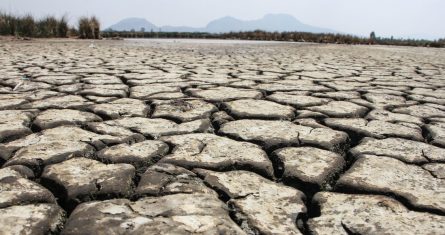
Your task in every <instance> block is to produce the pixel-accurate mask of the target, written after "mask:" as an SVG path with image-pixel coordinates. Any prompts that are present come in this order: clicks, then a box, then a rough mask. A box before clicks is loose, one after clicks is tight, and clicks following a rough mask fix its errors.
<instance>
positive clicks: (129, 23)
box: [105, 18, 159, 32]
mask: <svg viewBox="0 0 445 235" xmlns="http://www.w3.org/2000/svg"><path fill="white" fill-rule="evenodd" d="M142 28H144V30H145V31H147V32H148V31H151V30H153V31H157V30H158V29H159V28H158V27H157V26H156V25H154V24H152V23H150V22H149V21H148V20H146V19H144V18H126V19H123V20H121V21H119V22H117V23H116V24H114V25H111V26H110V27H108V28H107V29H105V30H114V31H131V30H135V31H141V29H142Z"/></svg>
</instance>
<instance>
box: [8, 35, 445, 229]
mask: <svg viewBox="0 0 445 235" xmlns="http://www.w3.org/2000/svg"><path fill="white" fill-rule="evenodd" d="M90 43H91V42H89V41H69V40H65V41H63V40H54V41H46V40H36V41H31V42H2V43H0V48H1V49H0V61H1V67H0V166H1V169H0V224H1V226H0V234H51V233H55V234H58V233H60V234H107V235H109V234H445V51H444V50H443V49H428V48H405V47H378V46H374V47H368V46H340V45H314V44H285V43H270V44H269V43H242V44H237V43H224V44H202V43H201V44H200V43H193V42H191V41H186V42H181V43H168V42H162V41H157V42H152V41H100V42H95V47H94V48H91V47H89V45H90ZM23 78H26V79H23Z"/></svg>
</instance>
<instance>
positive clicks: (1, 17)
mask: <svg viewBox="0 0 445 235" xmlns="http://www.w3.org/2000/svg"><path fill="white" fill-rule="evenodd" d="M0 35H3V36H16V37H32V38H56V37H57V38H66V37H79V38H89V39H99V38H100V23H99V20H98V19H97V18H96V17H94V16H92V17H80V18H79V20H78V24H77V27H73V26H70V25H69V24H68V19H67V16H66V15H64V16H61V17H55V16H46V17H43V18H40V19H36V18H34V17H33V16H32V15H30V14H27V15H24V16H15V15H12V14H8V13H4V12H0Z"/></svg>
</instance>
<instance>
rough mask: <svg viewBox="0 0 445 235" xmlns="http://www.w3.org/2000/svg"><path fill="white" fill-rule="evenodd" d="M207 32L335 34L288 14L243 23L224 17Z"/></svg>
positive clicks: (211, 25)
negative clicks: (262, 31)
mask: <svg viewBox="0 0 445 235" xmlns="http://www.w3.org/2000/svg"><path fill="white" fill-rule="evenodd" d="M206 29H207V30H206V31H207V32H212V33H224V32H230V31H253V30H257V29H258V30H264V31H270V32H274V31H278V32H286V31H300V32H311V33H333V32H335V31H334V30H331V29H324V28H319V27H315V26H311V25H307V24H303V23H301V22H300V21H299V20H297V19H296V18H295V17H293V16H291V15H286V14H269V15H265V16H264V17H263V18H261V19H258V20H248V21H242V20H239V19H236V18H233V17H224V18H220V19H217V20H214V21H212V22H210V23H209V24H208V25H207V27H206Z"/></svg>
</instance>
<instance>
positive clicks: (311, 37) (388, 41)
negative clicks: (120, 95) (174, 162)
mask: <svg viewBox="0 0 445 235" xmlns="http://www.w3.org/2000/svg"><path fill="white" fill-rule="evenodd" d="M101 35H102V37H104V38H202V39H234V40H260V41H290V42H313V43H335V44H357V45H358V44H376V45H398V46H422V47H445V39H439V40H424V39H395V38H393V37H390V38H386V37H377V36H375V33H374V32H372V33H371V35H370V37H369V38H367V37H359V36H354V35H348V34H334V33H308V32H266V31H263V30H255V31H247V32H229V33H219V34H215V33H203V32H195V33H185V32H161V31H159V32H154V31H150V32H145V31H144V30H141V31H135V30H131V31H111V30H107V31H104V32H102V34H101Z"/></svg>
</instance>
